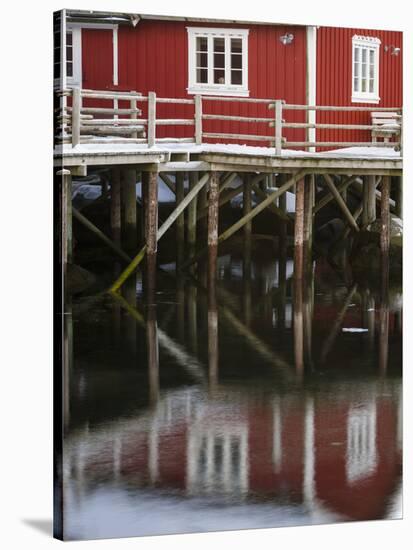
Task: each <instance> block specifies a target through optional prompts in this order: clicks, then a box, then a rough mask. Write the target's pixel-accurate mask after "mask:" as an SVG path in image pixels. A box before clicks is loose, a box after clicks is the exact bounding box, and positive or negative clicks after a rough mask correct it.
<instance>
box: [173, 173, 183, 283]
mask: <svg viewBox="0 0 413 550" xmlns="http://www.w3.org/2000/svg"><path fill="white" fill-rule="evenodd" d="M184 177H185V174H184V172H177V173H176V178H175V189H176V206H179V205H180V204H181V202H182V201H183V200H184V198H185V188H184ZM176 244H177V250H176V270H177V272H178V271H179V270H180V269H181V266H182V263H183V260H184V253H185V214H184V212H182V214H180V215H179V216H178V218H177V220H176Z"/></svg>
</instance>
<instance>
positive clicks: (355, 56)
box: [354, 48, 360, 63]
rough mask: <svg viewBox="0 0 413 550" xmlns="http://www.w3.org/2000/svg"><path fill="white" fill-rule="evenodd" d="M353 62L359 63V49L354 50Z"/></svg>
mask: <svg viewBox="0 0 413 550" xmlns="http://www.w3.org/2000/svg"><path fill="white" fill-rule="evenodd" d="M354 61H355V62H356V63H357V62H358V61H360V48H354Z"/></svg>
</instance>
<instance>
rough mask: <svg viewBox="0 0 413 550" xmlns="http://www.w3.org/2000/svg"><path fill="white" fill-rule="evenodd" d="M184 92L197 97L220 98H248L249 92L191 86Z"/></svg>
mask: <svg viewBox="0 0 413 550" xmlns="http://www.w3.org/2000/svg"><path fill="white" fill-rule="evenodd" d="M186 91H187V92H188V94H199V95H222V96H233V97H249V95H250V91H249V90H239V89H238V90H237V89H233V90H231V89H228V88H221V89H220V88H197V87H195V86H192V87H190V88H187V89H186Z"/></svg>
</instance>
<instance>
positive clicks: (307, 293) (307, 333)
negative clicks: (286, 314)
mask: <svg viewBox="0 0 413 550" xmlns="http://www.w3.org/2000/svg"><path fill="white" fill-rule="evenodd" d="M312 328H313V308H312V277H311V278H310V279H309V280H306V281H305V286H304V303H303V339H304V356H305V360H306V363H307V364H309V365H310V364H311V362H312V361H311V358H312V337H313V336H312V335H313V332H312Z"/></svg>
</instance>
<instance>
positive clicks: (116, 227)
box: [110, 166, 121, 248]
mask: <svg viewBox="0 0 413 550" xmlns="http://www.w3.org/2000/svg"><path fill="white" fill-rule="evenodd" d="M110 229H111V234H112V240H113V242H114V243H115V244H116V245H117V246H118V247H119V248H120V246H121V190H120V170H119V167H118V166H115V167H113V168H112V170H111V180H110Z"/></svg>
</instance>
